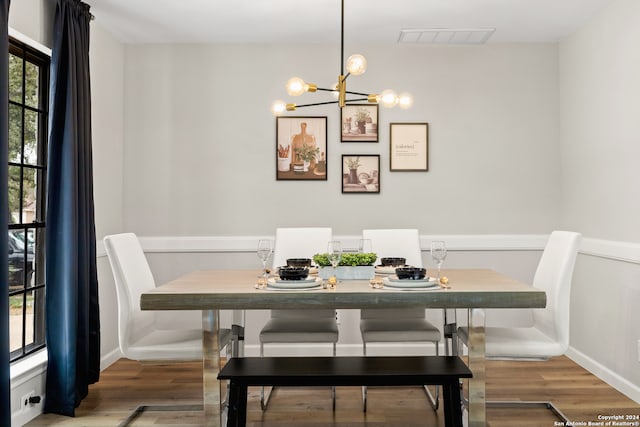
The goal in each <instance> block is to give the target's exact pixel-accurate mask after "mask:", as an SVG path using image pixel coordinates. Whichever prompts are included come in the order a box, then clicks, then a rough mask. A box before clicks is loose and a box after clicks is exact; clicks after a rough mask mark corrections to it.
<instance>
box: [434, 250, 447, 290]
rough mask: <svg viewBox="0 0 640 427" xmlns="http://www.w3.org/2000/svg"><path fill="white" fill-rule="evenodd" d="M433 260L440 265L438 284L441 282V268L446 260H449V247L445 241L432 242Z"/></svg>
mask: <svg viewBox="0 0 640 427" xmlns="http://www.w3.org/2000/svg"><path fill="white" fill-rule="evenodd" d="M431 258H433V260H434V261H435V262H436V264H437V265H438V282H440V268H441V267H442V263H443V262H444V260H445V258H447V246H446V245H445V244H444V241H443V240H434V241H432V242H431Z"/></svg>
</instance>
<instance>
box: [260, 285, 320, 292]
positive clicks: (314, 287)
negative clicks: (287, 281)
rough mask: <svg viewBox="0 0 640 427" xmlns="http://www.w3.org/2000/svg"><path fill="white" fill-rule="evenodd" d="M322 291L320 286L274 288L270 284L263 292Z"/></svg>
mask: <svg viewBox="0 0 640 427" xmlns="http://www.w3.org/2000/svg"><path fill="white" fill-rule="evenodd" d="M320 289H322V285H311V286H309V287H308V288H276V287H273V286H271V285H270V284H269V285H267V287H266V288H264V290H265V291H317V290H320Z"/></svg>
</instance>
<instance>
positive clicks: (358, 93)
mask: <svg viewBox="0 0 640 427" xmlns="http://www.w3.org/2000/svg"><path fill="white" fill-rule="evenodd" d="M344 93H348V94H349V95H360V96H369V94H368V93H362V92H351V91H350V90H346V91H345V92H344Z"/></svg>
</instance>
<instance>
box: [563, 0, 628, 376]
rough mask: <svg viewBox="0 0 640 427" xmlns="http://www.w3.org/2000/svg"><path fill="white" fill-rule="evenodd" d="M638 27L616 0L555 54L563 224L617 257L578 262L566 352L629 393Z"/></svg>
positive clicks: (623, 1) (624, 4)
mask: <svg viewBox="0 0 640 427" xmlns="http://www.w3.org/2000/svg"><path fill="white" fill-rule="evenodd" d="M639 24H640V2H638V1H637V0H617V1H615V2H613V3H612V4H611V5H610V6H609V7H607V8H606V9H605V10H604V11H603V12H602V13H600V14H599V15H598V16H596V17H595V18H594V19H593V20H592V21H591V22H590V23H589V24H587V25H585V26H584V27H583V28H582V29H580V31H578V32H576V33H575V34H573V35H572V36H571V37H568V38H567V39H566V40H564V41H563V42H562V43H561V44H560V55H559V58H560V61H559V65H560V68H559V78H560V99H561V109H560V119H561V123H562V126H561V148H562V182H563V186H564V188H563V200H564V202H563V210H562V212H563V224H564V226H565V227H566V228H570V229H575V230H579V231H581V232H583V233H584V234H585V235H586V236H589V237H591V238H598V239H601V240H602V241H595V242H591V243H592V245H595V246H600V245H603V246H611V247H612V248H616V250H617V251H619V252H620V254H622V255H623V256H621V257H613V258H618V259H609V258H602V257H592V256H585V257H580V258H579V259H578V263H577V266H576V273H575V275H576V280H575V282H574V289H573V292H572V308H573V309H572V313H571V314H572V316H571V325H572V333H571V345H572V347H573V348H574V349H575V350H576V351H577V352H580V353H582V354H581V355H579V357H580V359H581V360H582V362H583V363H584V364H594V365H597V364H601V365H602V366H604V367H606V369H605V371H607V372H603V374H604V375H621V376H622V377H624V378H626V379H628V380H629V381H630V382H631V383H633V384H635V385H636V387H638V386H639V385H640V363H639V358H640V355H639V354H638V352H639V351H640V350H639V347H638V346H639V345H640V344H639V341H640V311H639V310H638V309H637V307H638V304H640V280H639V279H640V265H639V263H640V258H639V257H638V256H637V251H638V249H637V248H638V246H639V245H638V243H639V242H640V227H638V218H640V186H639V185H638V183H639V182H640V168H639V167H638V159H640V127H639V126H638V117H640V98H639V97H638V94H639V93H640V79H639V78H638V76H640V50H639V49H638V48H637V41H638V40H640V25H639ZM611 241H613V242H611ZM587 243H589V242H587ZM634 251H635V254H636V255H633V254H634ZM625 253H627V254H631V256H625V255H624V254H625ZM620 258H621V259H623V260H620Z"/></svg>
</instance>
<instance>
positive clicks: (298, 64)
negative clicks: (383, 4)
mask: <svg viewBox="0 0 640 427" xmlns="http://www.w3.org/2000/svg"><path fill="white" fill-rule="evenodd" d="M126 50H127V54H126V65H125V68H126V73H125V88H126V89H125V179H124V181H125V183H126V187H125V192H124V196H125V206H124V210H125V215H124V218H125V228H127V229H130V230H135V231H136V232H137V233H139V234H141V235H217V234H221V235H229V234H237V235H247V234H264V233H272V232H273V230H274V229H275V227H277V226H283V225H290V226H296V225H310V224H311V225H325V224H326V225H330V226H332V227H333V229H334V232H336V233H342V234H344V233H347V234H350V233H358V232H359V230H361V229H362V228H365V227H371V228H374V227H389V226H412V227H418V228H420V229H421V231H422V232H424V233H443V232H445V233H446V232H451V233H519V232H523V231H524V232H529V233H548V232H549V231H551V230H552V229H554V228H556V227H557V226H558V220H559V217H560V186H559V185H558V181H559V180H560V164H559V139H558V138H559V120H558V82H557V67H558V63H557V49H556V46H554V45H492V46H480V47H447V48H441V47H403V48H389V47H379V46H376V47H372V46H362V47H360V48H359V49H357V50H358V51H361V52H363V53H364V54H365V55H367V58H368V62H369V69H368V71H367V73H366V74H364V75H363V76H358V77H350V78H349V85H350V86H349V87H350V88H351V89H353V90H363V91H366V90H369V89H370V90H372V91H373V90H381V89H384V88H385V87H394V88H397V89H398V90H410V91H412V92H413V94H414V96H415V99H416V102H415V105H414V107H413V109H411V110H408V111H406V112H405V111H402V110H398V109H394V110H386V109H382V108H381V109H380V123H379V129H380V142H379V143H367V144H363V143H340V139H339V133H338V132H339V127H340V124H339V110H338V108H337V106H335V105H334V106H326V107H317V108H312V109H306V110H300V111H299V113H298V114H297V115H326V116H328V128H329V129H328V146H329V147H328V181H320V182H301V181H297V182H296V181H293V182H292V181H276V179H275V163H276V162H275V119H274V118H273V116H272V115H271V114H270V112H269V107H270V104H271V102H272V101H273V100H275V99H277V98H282V97H284V96H285V95H286V92H285V90H284V87H283V85H284V82H285V81H286V80H287V78H288V77H290V76H291V75H301V76H304V77H305V78H307V79H308V80H310V81H314V82H317V83H318V84H320V85H322V84H324V85H327V86H328V85H331V84H332V82H333V81H334V80H336V78H337V76H336V75H335V73H336V69H337V68H338V67H339V57H338V52H337V49H336V47H335V46H315V45H314V46H313V47H312V49H301V48H300V47H299V46H211V45H168V46H167V45H160V46H158V45H153V46H139V45H135V46H127V48H126ZM355 50H356V49H354V51H355ZM306 96H307V98H304V99H302V100H301V101H300V102H299V103H302V102H305V100H306V101H308V102H312V101H315V100H321V99H324V100H326V98H323V96H322V95H321V94H315V96H314V95H306ZM390 122H428V123H429V126H430V135H429V138H430V140H429V152H430V153H429V154H430V161H429V172H428V173H416V172H412V173H408V172H404V173H402V172H393V173H392V172H390V171H389V166H388V164H389V157H388V153H389V139H388V124H389V123H390ZM358 153H370V154H380V155H381V180H382V182H381V193H380V194H379V195H362V194H344V195H343V194H341V189H340V183H341V171H340V167H341V157H340V156H341V154H358ZM292 197H294V200H295V201H297V206H296V207H295V208H293V209H292V205H291V203H292V202H291V201H290V200H291V198H292ZM257 210H259V215H256V212H257Z"/></svg>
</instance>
